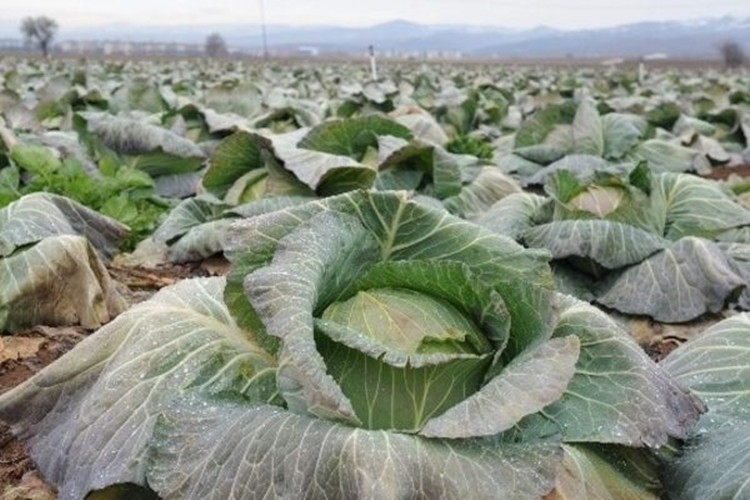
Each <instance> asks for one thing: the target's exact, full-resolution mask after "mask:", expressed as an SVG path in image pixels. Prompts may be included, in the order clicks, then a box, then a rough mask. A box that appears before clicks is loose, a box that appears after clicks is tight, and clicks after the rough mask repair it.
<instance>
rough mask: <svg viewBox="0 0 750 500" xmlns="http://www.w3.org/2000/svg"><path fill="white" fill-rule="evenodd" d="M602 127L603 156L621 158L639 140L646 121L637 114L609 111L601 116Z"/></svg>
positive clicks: (645, 127) (614, 158) (646, 123)
mask: <svg viewBox="0 0 750 500" xmlns="http://www.w3.org/2000/svg"><path fill="white" fill-rule="evenodd" d="M602 127H603V128H604V132H603V133H604V155H603V156H604V157H605V158H610V159H613V160H619V159H622V158H623V157H624V156H625V155H626V154H627V153H628V152H630V151H631V150H632V149H633V148H634V147H635V146H636V145H637V144H638V143H639V142H640V141H641V138H642V137H643V135H644V134H645V133H646V129H647V128H648V122H646V120H644V119H643V118H641V117H640V116H637V115H630V114H624V113H609V114H606V115H604V116H603V117H602Z"/></svg>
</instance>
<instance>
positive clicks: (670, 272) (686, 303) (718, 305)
mask: <svg viewBox="0 0 750 500" xmlns="http://www.w3.org/2000/svg"><path fill="white" fill-rule="evenodd" d="M745 285H746V281H745V279H744V277H743V276H742V273H741V271H740V269H739V268H738V267H737V265H736V264H735V263H733V262H731V261H730V260H729V259H728V258H727V257H726V256H725V255H724V253H723V252H722V251H721V249H720V248H719V247H717V246H716V244H715V243H712V242H710V241H708V240H703V239H699V238H693V237H688V238H683V239H681V240H680V241H678V242H677V243H674V244H673V245H672V246H671V247H669V248H666V249H664V250H662V251H660V252H659V253H656V254H654V255H653V256H651V257H649V258H648V259H646V260H644V261H643V262H641V263H640V264H638V265H635V266H633V267H631V268H629V269H626V270H625V271H623V272H621V273H619V274H617V275H614V276H612V277H610V278H609V279H608V280H607V281H606V282H604V283H603V284H602V285H601V287H600V289H599V291H598V293H597V302H599V303H600V304H602V305H605V306H607V307H610V308H612V309H616V310H618V311H620V312H624V313H628V314H638V315H646V316H650V317H652V318H654V319H656V320H657V321H662V322H665V323H681V322H685V321H690V320H692V319H695V318H697V317H699V316H701V315H703V314H705V313H708V312H713V313H716V312H719V311H721V310H722V309H723V308H724V306H725V304H726V302H727V300H728V299H730V298H732V297H735V298H736V295H738V292H739V291H740V290H741V289H742V288H743V287H745Z"/></svg>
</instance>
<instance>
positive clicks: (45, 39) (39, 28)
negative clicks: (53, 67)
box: [21, 16, 57, 57]
mask: <svg viewBox="0 0 750 500" xmlns="http://www.w3.org/2000/svg"><path fill="white" fill-rule="evenodd" d="M56 32H57V21H55V20H54V19H51V18H49V17H47V16H39V17H27V18H24V20H23V21H21V33H23V36H24V37H25V38H26V39H27V40H28V41H30V42H35V43H36V44H37V45H38V46H39V49H40V50H41V51H42V54H44V57H49V48H50V43H52V39H53V38H55V33H56Z"/></svg>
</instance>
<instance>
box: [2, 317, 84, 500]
mask: <svg viewBox="0 0 750 500" xmlns="http://www.w3.org/2000/svg"><path fill="white" fill-rule="evenodd" d="M88 333H90V332H88V331H86V330H85V329H83V328H80V327H60V328H51V327H37V328H33V329H31V330H28V331H26V332H22V333H19V334H17V335H14V336H13V339H41V343H40V344H39V346H38V350H37V351H36V352H35V353H23V354H22V355H20V356H16V355H13V356H8V357H10V358H11V359H6V360H5V361H4V362H3V363H2V364H0V393H4V392H6V391H8V390H10V389H12V388H14V387H15V386H17V385H19V384H20V383H22V382H24V381H25V380H27V379H29V378H31V377H32V376H33V375H34V374H36V373H37V372H39V371H40V370H41V369H42V368H44V367H45V366H47V365H48V364H50V363H52V362H53V361H54V360H56V359H57V358H59V357H60V356H62V355H63V354H65V353H66V352H68V351H69V350H71V349H72V348H73V347H74V346H75V345H76V344H77V343H78V342H80V341H81V340H83V339H84V338H85V337H86V335H87V334H88ZM14 354H15V353H14ZM53 492H54V489H52V488H51V487H49V486H48V485H45V484H44V483H43V482H42V481H41V479H40V478H39V476H38V473H37V472H36V470H35V469H34V464H33V463H32V462H31V459H30V458H29V456H28V455H27V454H26V450H25V449H24V447H23V445H22V444H21V443H20V442H19V441H18V440H17V439H15V438H14V437H13V435H12V434H11V433H10V429H9V428H8V426H7V425H5V424H4V423H0V499H2V500H24V499H29V500H32V499H33V500H41V499H48V498H54V493H53ZM45 495H46V496H45Z"/></svg>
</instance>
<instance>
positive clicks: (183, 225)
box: [153, 197, 231, 244]
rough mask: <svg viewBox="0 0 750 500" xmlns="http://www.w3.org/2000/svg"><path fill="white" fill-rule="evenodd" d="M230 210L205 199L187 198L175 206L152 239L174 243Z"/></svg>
mask: <svg viewBox="0 0 750 500" xmlns="http://www.w3.org/2000/svg"><path fill="white" fill-rule="evenodd" d="M229 208H231V206H230V205H228V204H226V203H221V202H218V201H215V200H212V199H210V198H207V197H197V198H189V199H187V200H184V201H182V202H181V203H180V204H179V205H177V206H176V207H175V208H174V209H173V210H172V211H171V212H170V213H169V215H168V216H167V218H166V219H164V222H162V223H161V225H160V226H159V229H157V230H156V232H154V235H153V238H154V240H156V241H159V242H164V243H169V244H171V243H174V242H175V241H176V240H178V239H179V238H181V237H182V236H184V235H185V234H186V233H187V232H188V231H190V230H191V229H192V228H194V227H197V226H199V225H201V224H205V223H207V222H211V221H215V220H217V219H220V218H222V216H224V214H225V212H226V211H227V210H228V209H229Z"/></svg>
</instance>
